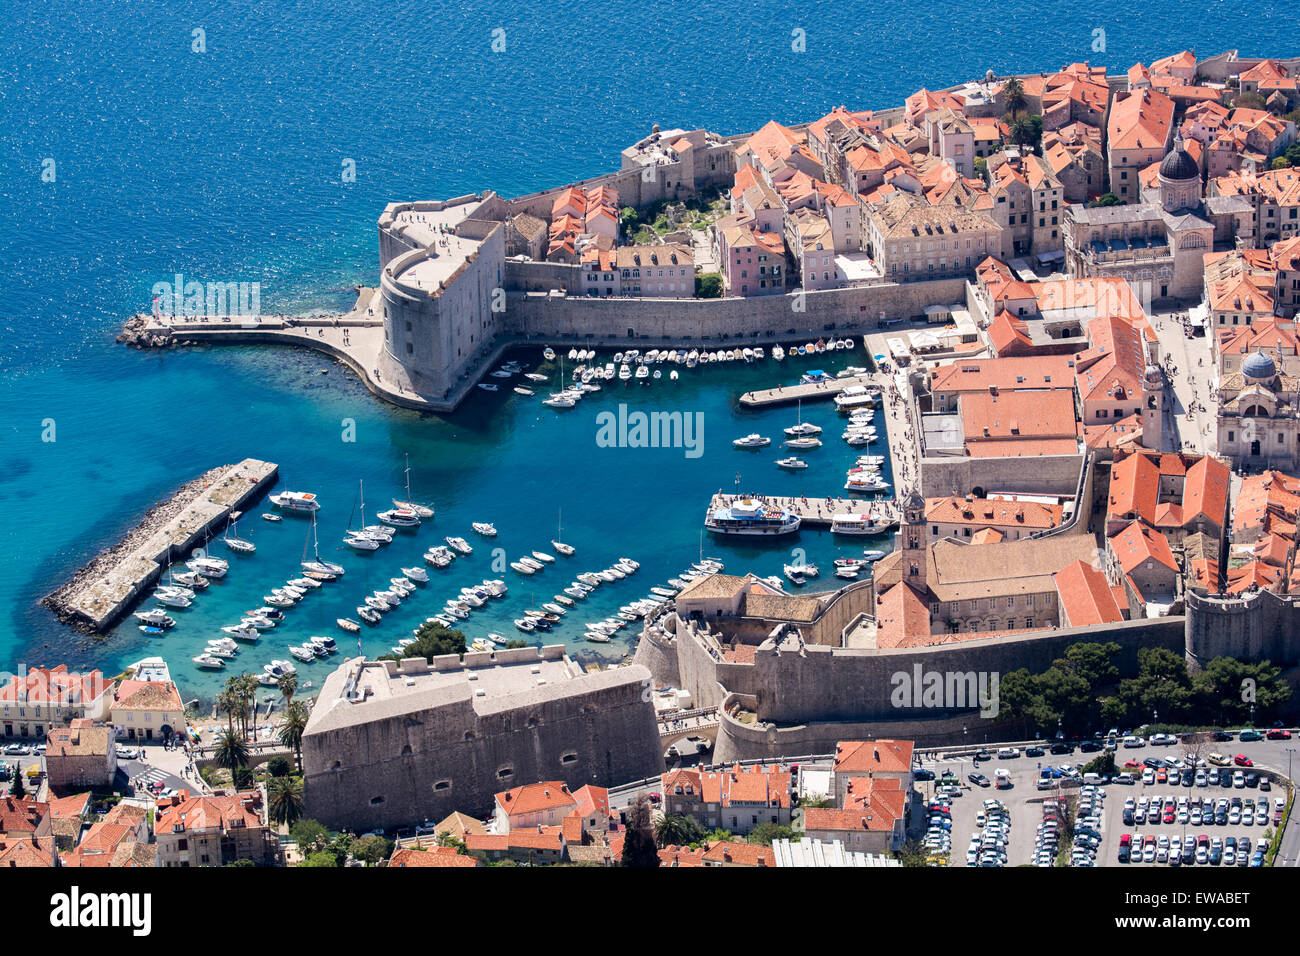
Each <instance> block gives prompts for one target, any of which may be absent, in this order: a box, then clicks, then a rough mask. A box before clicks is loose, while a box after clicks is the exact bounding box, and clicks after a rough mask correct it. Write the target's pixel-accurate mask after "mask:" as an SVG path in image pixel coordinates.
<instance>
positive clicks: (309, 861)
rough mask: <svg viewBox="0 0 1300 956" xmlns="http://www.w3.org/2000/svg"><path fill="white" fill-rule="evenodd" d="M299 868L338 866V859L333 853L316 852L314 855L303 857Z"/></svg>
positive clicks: (309, 854)
mask: <svg viewBox="0 0 1300 956" xmlns="http://www.w3.org/2000/svg"><path fill="white" fill-rule="evenodd" d="M298 865H299V866H339V865H340V864H339V861H338V859H337V858H336V857H335V856H334V854H333V853H329V852H327V851H325V850H317V851H316V852H315V853H308V854H307V855H306V856H305V857H303V859H302V862H301V863H299V864H298Z"/></svg>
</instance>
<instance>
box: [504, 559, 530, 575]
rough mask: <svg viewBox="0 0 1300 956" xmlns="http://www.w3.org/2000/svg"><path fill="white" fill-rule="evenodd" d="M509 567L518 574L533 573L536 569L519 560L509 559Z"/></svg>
mask: <svg viewBox="0 0 1300 956" xmlns="http://www.w3.org/2000/svg"><path fill="white" fill-rule="evenodd" d="M510 567H512V568H514V569H515V570H516V571H518V572H519V573H520V574H533V573H535V571H536V570H537V569H536V568H530V567H529V566H528V565H526V564H524V563H523V562H521V561H511V562H510Z"/></svg>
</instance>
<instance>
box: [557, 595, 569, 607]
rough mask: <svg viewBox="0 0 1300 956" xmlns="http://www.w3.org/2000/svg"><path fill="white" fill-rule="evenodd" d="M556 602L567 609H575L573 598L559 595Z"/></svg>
mask: <svg viewBox="0 0 1300 956" xmlns="http://www.w3.org/2000/svg"><path fill="white" fill-rule="evenodd" d="M554 600H555V601H556V603H558V604H563V605H564V606H565V607H573V598H571V597H569V596H567V595H564V594H557V595H555V598H554Z"/></svg>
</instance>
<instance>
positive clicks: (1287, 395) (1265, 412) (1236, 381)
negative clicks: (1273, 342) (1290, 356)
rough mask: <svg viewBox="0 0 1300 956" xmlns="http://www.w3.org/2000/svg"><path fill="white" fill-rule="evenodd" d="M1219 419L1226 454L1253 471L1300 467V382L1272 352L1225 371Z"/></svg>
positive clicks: (1221, 445)
mask: <svg viewBox="0 0 1300 956" xmlns="http://www.w3.org/2000/svg"><path fill="white" fill-rule="evenodd" d="M1215 420H1216V428H1217V432H1218V448H1219V452H1220V454H1223V455H1225V456H1227V457H1229V458H1231V459H1232V460H1234V461H1236V462H1238V463H1240V464H1243V465H1246V466H1248V467H1252V468H1284V469H1287V470H1291V469H1293V468H1295V466H1296V465H1297V463H1300V380H1298V379H1296V378H1295V377H1294V376H1292V375H1290V374H1288V373H1287V372H1285V371H1282V370H1280V369H1279V367H1278V362H1277V361H1276V360H1275V359H1274V358H1273V357H1272V356H1270V355H1269V354H1268V353H1266V352H1263V351H1260V352H1251V353H1250V354H1249V355H1247V356H1246V357H1245V358H1244V359H1243V360H1242V362H1241V367H1240V370H1239V371H1227V370H1225V371H1223V372H1221V373H1220V377H1219V391H1218V411H1217V414H1216V416H1215Z"/></svg>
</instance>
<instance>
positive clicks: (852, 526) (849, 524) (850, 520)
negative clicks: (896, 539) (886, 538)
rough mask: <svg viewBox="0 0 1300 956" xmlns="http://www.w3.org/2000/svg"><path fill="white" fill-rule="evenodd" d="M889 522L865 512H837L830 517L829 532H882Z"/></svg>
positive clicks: (886, 528)
mask: <svg viewBox="0 0 1300 956" xmlns="http://www.w3.org/2000/svg"><path fill="white" fill-rule="evenodd" d="M887 530H889V522H888V521H886V520H885V519H883V518H877V517H875V516H874V515H871V514H870V513H867V514H839V515H835V516H834V517H833V518H831V534H884V533H885V532H886V531H887Z"/></svg>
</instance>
